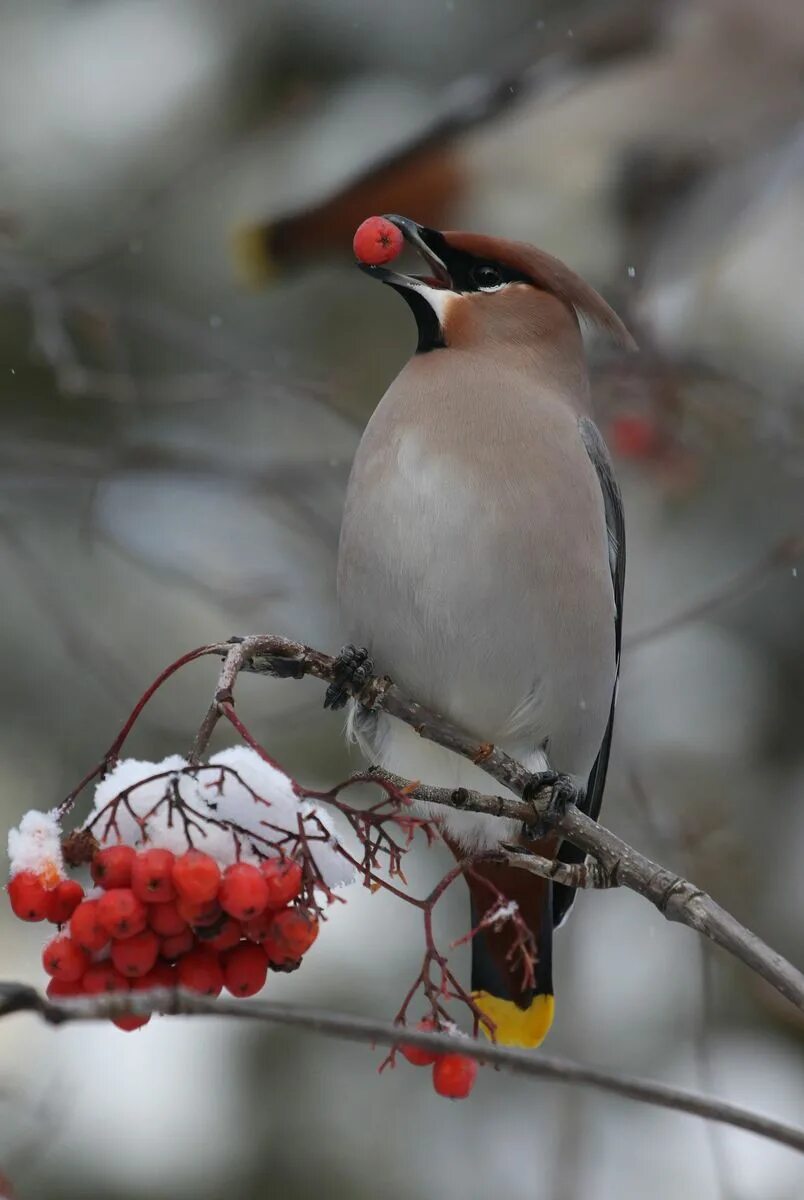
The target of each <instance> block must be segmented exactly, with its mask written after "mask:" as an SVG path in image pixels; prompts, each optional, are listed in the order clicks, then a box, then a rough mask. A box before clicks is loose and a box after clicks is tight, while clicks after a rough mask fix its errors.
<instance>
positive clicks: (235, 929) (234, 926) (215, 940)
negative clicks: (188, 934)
mask: <svg viewBox="0 0 804 1200" xmlns="http://www.w3.org/2000/svg"><path fill="white" fill-rule="evenodd" d="M208 933H212V930H209V931H208V930H206V929H200V930H199V931H198V940H199V941H200V942H202V943H203V945H205V946H209V948H210V950H215V951H217V953H218V954H220V953H221V952H222V951H223V950H231V949H232V946H236V945H237V943H238V942H239V941H240V939H241V937H242V936H243V926H242V925H241V924H240V922H239V921H235V919H234V918H233V917H226V919H225V920H224V922H223V924H222V925H221V927H220V929H218V930H217V931H216V932H215V933H214V934H213V936H212V937H208V936H207V934H208Z"/></svg>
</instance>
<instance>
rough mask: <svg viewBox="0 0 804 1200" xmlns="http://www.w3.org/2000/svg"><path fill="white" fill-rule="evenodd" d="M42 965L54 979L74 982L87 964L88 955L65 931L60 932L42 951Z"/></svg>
mask: <svg viewBox="0 0 804 1200" xmlns="http://www.w3.org/2000/svg"><path fill="white" fill-rule="evenodd" d="M42 966H43V967H44V968H45V971H46V972H47V974H48V975H52V976H53V978H54V979H61V980H62V981H63V982H64V983H75V982H76V981H77V980H78V979H80V978H81V976H82V975H83V974H84V971H86V969H87V967H88V966H89V955H88V954H87V952H86V951H85V950H82V949H81V947H80V946H78V945H77V944H76V943H75V942H74V941H73V939H72V938H71V937H68V936H67V934H66V933H60V934H59V935H58V937H54V938H53V940H52V941H51V942H48V944H47V945H46V946H45V948H44V950H43V951H42Z"/></svg>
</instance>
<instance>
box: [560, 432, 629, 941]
mask: <svg viewBox="0 0 804 1200" xmlns="http://www.w3.org/2000/svg"><path fill="white" fill-rule="evenodd" d="M578 425H579V429H580V432H581V437H582V438H583V444H584V446H585V447H586V452H587V454H588V455H589V458H590V459H591V462H592V466H593V467H594V468H595V471H596V472H597V477H598V480H599V481H600V490H601V492H602V494H603V508H604V511H605V515H606V531H607V533H608V538H609V567H610V569H611V582H612V584H613V587H614V606H615V608H614V613H615V615H614V647H615V653H616V656H617V676H619V673H620V649H621V646H622V626H623V589H624V587H625V517H624V514H623V502H622V497H621V495H620V489H619V487H618V486H617V480H616V479H615V478H614V471H613V470H612V466H611V460H610V459H609V452H608V450H607V449H606V444H605V442H604V441H603V438H602V437H601V436H600V431H599V430H598V428H597V426H596V425H595V424H594V422H592V421H590V420H589V419H588V418H587V417H584V418H583V419H582V420H581V421H580V422H579V423H578ZM617 676H615V682H614V690H613V692H612V696H611V708H610V709H609V719H608V722H607V723H606V732H605V734H604V735H603V744H602V745H601V747H600V751H599V752H598V756H597V758H596V759H595V765H594V766H593V767H592V770H591V772H590V774H589V780H588V782H587V785H586V795H585V797H584V801H583V808H584V811H585V812H587V813H588V814H589V816H590V817H594V818H595V820H596V819H597V817H598V815H599V813H600V806H601V804H602V803H603V789H604V787H605V785H606V771H607V770H608V765H609V753H610V751H611V737H612V732H613V729H614V707H615V704H616V702H617ZM558 857H559V858H560V859H561V861H562V862H566V863H578V862H583V860H584V858H585V854H584V852H583V851H582V850H578V849H577V848H576V847H575V846H571V845H570V844H569V842H564V843H563V844H562V846H561V847H560V849H559V852H558ZM574 899H575V889H574V888H568V887H563V886H562V885H561V884H555V885H554V887H553V925H554V926H557V925H560V924H561V922H562V921H563V919H564V917H565V916H566V915H567V911H568V909H569V907H570V905H571V904H572V902H573V900H574Z"/></svg>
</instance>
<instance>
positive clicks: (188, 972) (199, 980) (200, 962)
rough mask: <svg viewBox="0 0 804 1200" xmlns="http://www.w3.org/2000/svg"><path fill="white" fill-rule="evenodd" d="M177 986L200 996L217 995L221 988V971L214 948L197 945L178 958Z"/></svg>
mask: <svg viewBox="0 0 804 1200" xmlns="http://www.w3.org/2000/svg"><path fill="white" fill-rule="evenodd" d="M179 986H180V987H183V988H187V989H188V990H189V991H191V992H200V993H201V995H202V996H219V995H220V994H221V990H222V988H223V971H222V970H221V965H220V961H219V959H218V956H217V954H216V953H215V951H214V950H208V949H207V948H206V946H197V947H196V948H195V949H194V950H191V951H190V952H189V954H185V955H184V957H183V958H181V959H180V960H179Z"/></svg>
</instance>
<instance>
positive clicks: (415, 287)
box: [407, 279, 452, 328]
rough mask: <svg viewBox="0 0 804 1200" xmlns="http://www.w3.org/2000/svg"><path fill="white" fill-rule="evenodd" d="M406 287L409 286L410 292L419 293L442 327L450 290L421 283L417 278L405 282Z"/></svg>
mask: <svg viewBox="0 0 804 1200" xmlns="http://www.w3.org/2000/svg"><path fill="white" fill-rule="evenodd" d="M407 287H408V288H410V290H411V291H412V292H418V293H419V295H420V296H422V297H423V298H424V299H425V300H426V301H427V303H428V304H429V305H430V307H431V308H432V310H433V312H434V313H435V315H436V319H437V321H438V323H439V325H441V326H442V328H443V325H444V320H445V318H446V315H447V307H448V305H449V301H450V297H451V296H452V292H450V291H448V290H447V289H446V288H434V287H430V286H429V284H426V283H423V282H422V281H421V280H418V279H412V280H411V281H410V282H409V283H408V284H407Z"/></svg>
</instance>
